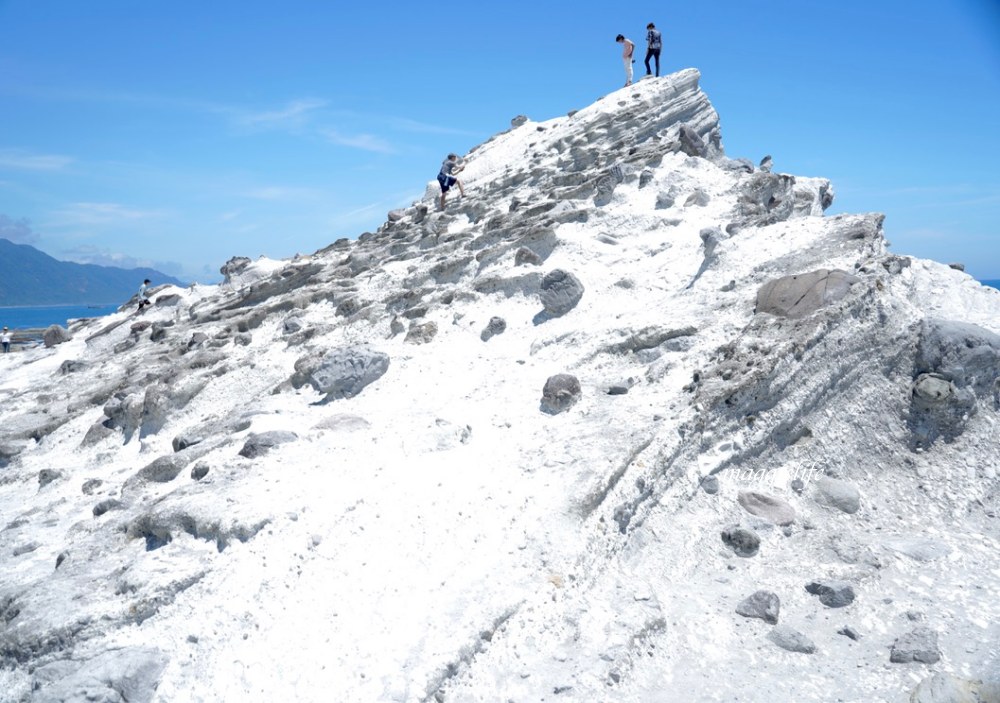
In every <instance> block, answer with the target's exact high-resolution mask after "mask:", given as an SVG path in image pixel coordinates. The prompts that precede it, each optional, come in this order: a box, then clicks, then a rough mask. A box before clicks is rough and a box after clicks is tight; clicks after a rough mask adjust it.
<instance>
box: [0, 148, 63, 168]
mask: <svg viewBox="0 0 1000 703" xmlns="http://www.w3.org/2000/svg"><path fill="white" fill-rule="evenodd" d="M71 163H73V159H72V157H69V156H61V155H56V154H32V153H29V152H27V151H23V150H21V149H0V168H11V169H16V170H19V171H61V170H62V169H64V168H66V167H67V166H69V165H70V164H71Z"/></svg>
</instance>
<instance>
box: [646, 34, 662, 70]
mask: <svg viewBox="0 0 1000 703" xmlns="http://www.w3.org/2000/svg"><path fill="white" fill-rule="evenodd" d="M662 47H663V39H662V37H661V36H660V32H659V30H658V29H657V28H656V25H655V24H653V23H652V22H650V23H649V24H647V25H646V75H647V76H648V75H649V74H650V70H649V60H650V59H651V58H654V57H655V58H656V77H657V78H659V77H660V49H661V48H662Z"/></svg>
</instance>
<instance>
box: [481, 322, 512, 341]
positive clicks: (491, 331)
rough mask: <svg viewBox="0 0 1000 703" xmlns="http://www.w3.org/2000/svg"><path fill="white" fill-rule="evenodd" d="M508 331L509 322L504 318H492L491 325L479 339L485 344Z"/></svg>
mask: <svg viewBox="0 0 1000 703" xmlns="http://www.w3.org/2000/svg"><path fill="white" fill-rule="evenodd" d="M506 329H507V322H506V321H505V320H504V319H503V318H502V317H491V318H490V321H489V323H487V325H486V327H485V328H483V331H482V332H481V333H480V334H479V338H480V339H481V340H483V341H484V342H488V341H490V339H492V338H493V337H495V336H496V335H498V334H503V333H504V331H505V330H506Z"/></svg>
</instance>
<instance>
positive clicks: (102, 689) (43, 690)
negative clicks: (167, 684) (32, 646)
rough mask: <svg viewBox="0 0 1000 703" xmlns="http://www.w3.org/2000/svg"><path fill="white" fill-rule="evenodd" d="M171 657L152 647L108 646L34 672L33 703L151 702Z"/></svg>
mask: <svg viewBox="0 0 1000 703" xmlns="http://www.w3.org/2000/svg"><path fill="white" fill-rule="evenodd" d="M168 662H169V657H168V656H167V655H166V654H165V653H163V652H162V651H160V650H158V649H154V648H151V647H123V648H120V649H109V650H108V651H106V652H104V653H102V654H99V655H97V656H94V657H90V658H87V659H79V660H60V661H56V662H52V663H49V664H45V665H44V666H41V667H39V668H37V669H36V670H35V671H34V672H33V687H34V694H33V696H32V698H31V700H32V703H87V702H91V703H93V702H97V703H151V701H152V700H153V698H154V696H155V695H156V688H157V686H158V685H159V682H160V676H161V674H162V673H163V670H164V669H165V668H166V666H167V663H168Z"/></svg>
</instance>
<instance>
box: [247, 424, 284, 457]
mask: <svg viewBox="0 0 1000 703" xmlns="http://www.w3.org/2000/svg"><path fill="white" fill-rule="evenodd" d="M298 438H299V436H298V435H297V434H295V433H294V432H288V431H286V430H270V431H269V432H253V433H251V434H250V436H249V437H247V439H246V442H244V443H243V448H242V449H240V456H242V457H246V458H247V459H255V458H257V457H259V456H263V455H264V454H267V453H268V452H269V451H271V450H272V449H274V448H275V447H278V446H280V445H282V444H287V443H288V442H294V441H295V440H296V439H298Z"/></svg>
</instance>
